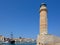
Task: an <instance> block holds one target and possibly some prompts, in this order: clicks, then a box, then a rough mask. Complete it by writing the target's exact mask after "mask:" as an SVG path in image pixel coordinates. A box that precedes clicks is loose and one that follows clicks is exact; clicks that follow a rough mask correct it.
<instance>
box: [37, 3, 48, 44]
mask: <svg viewBox="0 0 60 45" xmlns="http://www.w3.org/2000/svg"><path fill="white" fill-rule="evenodd" d="M46 34H47V7H46V4H45V3H42V4H41V6H40V33H39V35H38V37H37V45H44V43H45V38H44V36H45V35H46Z"/></svg>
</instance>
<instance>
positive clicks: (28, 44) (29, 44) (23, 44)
mask: <svg viewBox="0 0 60 45" xmlns="http://www.w3.org/2000/svg"><path fill="white" fill-rule="evenodd" d="M0 45H36V43H21V44H0Z"/></svg>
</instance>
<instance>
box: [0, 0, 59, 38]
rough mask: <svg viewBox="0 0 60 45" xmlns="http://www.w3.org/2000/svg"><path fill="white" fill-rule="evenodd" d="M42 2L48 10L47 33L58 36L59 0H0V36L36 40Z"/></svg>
mask: <svg viewBox="0 0 60 45" xmlns="http://www.w3.org/2000/svg"><path fill="white" fill-rule="evenodd" d="M42 2H45V3H46V4H47V8H48V33H49V34H53V35H56V36H60V0H57V1H56V0H0V35H3V36H5V37H10V34H11V32H13V34H14V37H19V36H21V37H25V38H36V37H37V35H38V33H39V8H40V5H41V3H42Z"/></svg>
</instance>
